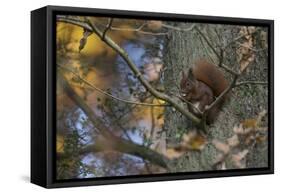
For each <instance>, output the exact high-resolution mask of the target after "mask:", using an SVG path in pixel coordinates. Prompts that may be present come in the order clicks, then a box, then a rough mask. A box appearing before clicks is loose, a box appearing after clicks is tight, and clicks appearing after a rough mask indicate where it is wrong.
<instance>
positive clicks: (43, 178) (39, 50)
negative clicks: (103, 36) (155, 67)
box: [31, 6, 274, 188]
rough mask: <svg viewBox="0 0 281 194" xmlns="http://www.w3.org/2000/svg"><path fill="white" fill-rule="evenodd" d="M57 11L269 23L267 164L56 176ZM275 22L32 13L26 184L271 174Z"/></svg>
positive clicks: (204, 19)
mask: <svg viewBox="0 0 281 194" xmlns="http://www.w3.org/2000/svg"><path fill="white" fill-rule="evenodd" d="M57 14H73V15H89V16H92V15H93V16H108V17H126V18H128V17H130V18H141V19H154V20H156V19H159V20H173V21H186V20H188V21H192V22H201V23H216V24H217V23H220V24H240V25H255V26H264V27H268V30H269V31H268V32H269V33H268V34H269V36H268V44H269V51H268V52H269V69H268V71H269V102H268V103H269V106H268V107H269V128H270V130H269V134H268V138H269V142H268V143H269V146H268V149H269V151H268V161H269V163H268V168H254V169H239V170H225V171H207V172H185V173H173V174H156V175H137V176H126V177H103V178H89V179H88V178H87V179H75V180H56V178H55V157H56V155H55V151H56V150H55V128H56V125H55V122H56V114H55V112H56V111H55V110H56V108H55V107H56V100H55V99H56V98H55V94H56V93H55V88H56V68H55V64H56V61H55V58H56V56H55V50H56V42H55V30H56V28H55V22H56V20H55V19H56V15H57ZM273 72H274V21H273V20H261V19H245V18H231V17H214V16H198V15H184V14H170V13H169V14H168V13H152V12H137V11H121V10H106V9H92V8H76V7H60V6H46V7H43V8H40V9H37V10H34V11H32V12H31V182H32V183H34V184H37V185H40V186H43V187H46V188H56V187H73V186H87V185H101V184H120V183H135V182H148V181H168V180H181V179H195V178H197V179H198V178H213V177H229V176H241V175H258V174H273V173H274V130H273V129H274V120H273V119H274V77H273V76H274V73H273Z"/></svg>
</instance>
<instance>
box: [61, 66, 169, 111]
mask: <svg viewBox="0 0 281 194" xmlns="http://www.w3.org/2000/svg"><path fill="white" fill-rule="evenodd" d="M58 67H60V68H62V69H64V70H67V71H69V72H70V73H72V74H73V75H74V76H76V77H77V78H78V79H80V80H81V81H83V82H84V83H85V84H87V85H88V86H90V87H91V88H93V89H95V90H97V91H98V92H100V93H102V94H104V95H105V96H108V97H110V98H113V99H115V100H118V101H121V102H124V103H128V104H135V105H140V106H168V105H167V104H150V103H143V102H134V101H129V100H124V99H121V98H119V97H116V96H113V95H111V94H109V93H107V92H106V91H104V90H102V89H100V88H98V87H97V86H94V85H93V84H92V83H90V82H89V81H87V80H86V79H84V78H82V77H80V76H79V75H78V74H77V73H75V72H74V71H72V70H71V69H69V68H67V67H64V66H61V65H58Z"/></svg>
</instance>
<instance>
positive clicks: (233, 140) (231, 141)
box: [227, 134, 239, 147]
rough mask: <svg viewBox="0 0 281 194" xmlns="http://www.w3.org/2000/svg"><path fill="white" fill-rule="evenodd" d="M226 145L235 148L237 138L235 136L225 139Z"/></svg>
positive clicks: (237, 141) (237, 142)
mask: <svg viewBox="0 0 281 194" xmlns="http://www.w3.org/2000/svg"><path fill="white" fill-rule="evenodd" d="M227 144H228V145H229V146H231V147H235V146H237V145H238V144H239V139H238V136H237V135H236V134H235V135H233V136H232V137H230V138H228V139H227Z"/></svg>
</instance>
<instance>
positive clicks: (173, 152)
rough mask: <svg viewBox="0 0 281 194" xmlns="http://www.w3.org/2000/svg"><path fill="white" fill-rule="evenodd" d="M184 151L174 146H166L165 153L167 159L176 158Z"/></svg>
mask: <svg viewBox="0 0 281 194" xmlns="http://www.w3.org/2000/svg"><path fill="white" fill-rule="evenodd" d="M184 153H185V151H183V150H177V149H175V148H168V149H167V151H166V154H165V155H166V156H167V158H169V159H176V158H179V157H181V156H182V155H183V154H184Z"/></svg>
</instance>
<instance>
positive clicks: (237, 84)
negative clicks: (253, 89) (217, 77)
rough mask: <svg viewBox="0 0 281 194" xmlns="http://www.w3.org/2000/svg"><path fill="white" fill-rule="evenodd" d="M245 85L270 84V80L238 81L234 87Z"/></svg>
mask: <svg viewBox="0 0 281 194" xmlns="http://www.w3.org/2000/svg"><path fill="white" fill-rule="evenodd" d="M243 85H268V82H262V81H244V82H238V83H236V84H235V86H234V87H239V86H243Z"/></svg>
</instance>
